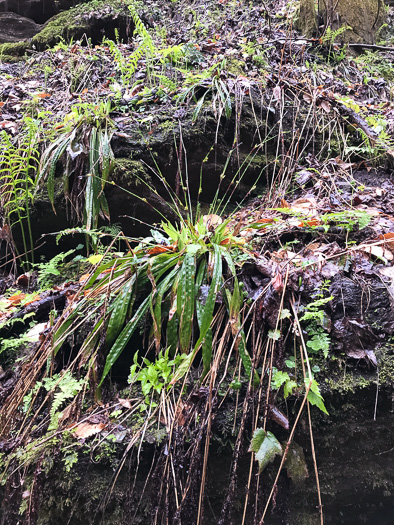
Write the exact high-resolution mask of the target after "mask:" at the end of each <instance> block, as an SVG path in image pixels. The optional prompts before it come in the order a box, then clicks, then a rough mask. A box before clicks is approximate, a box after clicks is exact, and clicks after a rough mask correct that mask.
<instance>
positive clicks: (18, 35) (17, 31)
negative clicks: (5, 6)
mask: <svg viewBox="0 0 394 525" xmlns="http://www.w3.org/2000/svg"><path fill="white" fill-rule="evenodd" d="M41 29H42V26H41V25H40V24H36V22H34V20H31V19H30V18H26V17H24V16H21V15H18V14H16V13H11V12H6V13H0V44H4V43H5V42H20V41H21V40H29V39H30V38H33V36H34V35H36V34H37V33H39V32H40V31H41Z"/></svg>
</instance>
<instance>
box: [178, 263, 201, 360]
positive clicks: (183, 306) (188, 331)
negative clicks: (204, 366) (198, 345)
mask: <svg viewBox="0 0 394 525" xmlns="http://www.w3.org/2000/svg"><path fill="white" fill-rule="evenodd" d="M195 271H196V262H195V255H194V253H186V255H185V258H184V259H183V263H182V268H181V271H180V277H179V284H178V292H177V311H178V312H177V313H178V317H179V345H180V348H181V351H182V352H188V351H189V349H190V341H191V337H192V328H193V317H194V307H195V301H194V291H195V284H194V276H195Z"/></svg>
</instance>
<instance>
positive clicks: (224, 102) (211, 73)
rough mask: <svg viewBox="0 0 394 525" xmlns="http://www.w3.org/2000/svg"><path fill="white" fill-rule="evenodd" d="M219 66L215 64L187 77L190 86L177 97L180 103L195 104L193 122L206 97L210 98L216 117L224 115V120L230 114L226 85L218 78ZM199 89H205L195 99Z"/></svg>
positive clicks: (230, 106) (230, 105) (229, 98)
mask: <svg viewBox="0 0 394 525" xmlns="http://www.w3.org/2000/svg"><path fill="white" fill-rule="evenodd" d="M220 66H221V64H215V65H214V66H212V67H210V68H209V69H208V70H207V71H205V72H203V73H198V74H196V75H189V79H188V82H189V83H190V86H188V87H187V88H186V89H184V90H183V91H182V92H181V94H180V95H178V99H179V101H180V102H185V101H187V100H190V99H193V100H194V101H195V102H196V107H195V109H194V111H193V120H197V118H198V116H199V114H200V112H201V109H202V107H203V105H204V102H205V100H206V98H207V96H211V98H212V106H213V110H214V113H215V114H216V115H217V116H221V115H222V114H224V115H225V116H226V118H230V116H231V113H232V103H231V96H230V93H229V91H228V88H227V86H226V84H225V83H224V82H223V80H222V79H221V78H220ZM201 89H205V93H204V94H203V96H202V97H200V98H199V99H197V98H196V92H197V91H198V90H201Z"/></svg>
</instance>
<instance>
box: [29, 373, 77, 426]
mask: <svg viewBox="0 0 394 525" xmlns="http://www.w3.org/2000/svg"><path fill="white" fill-rule="evenodd" d="M85 383H86V381H85V380H84V379H75V377H73V376H72V374H71V372H69V371H66V372H65V373H64V374H63V375H62V376H60V375H59V374H55V375H54V376H53V377H45V378H44V379H43V380H42V381H38V382H37V383H36V384H35V386H34V388H33V389H32V390H30V392H29V393H28V394H27V395H26V396H25V397H24V398H23V412H25V413H26V412H28V410H29V409H30V406H31V403H32V399H33V396H34V395H35V394H36V393H37V392H38V391H39V389H40V388H44V389H45V390H46V391H47V392H51V391H54V396H53V401H52V406H51V409H50V412H49V415H50V423H49V427H48V430H56V429H57V427H58V426H59V418H60V415H61V412H60V408H61V407H62V405H63V403H64V402H65V401H67V400H68V399H72V398H74V397H75V396H76V395H77V394H78V393H79V392H80V391H81V390H82V388H83V387H84V386H85Z"/></svg>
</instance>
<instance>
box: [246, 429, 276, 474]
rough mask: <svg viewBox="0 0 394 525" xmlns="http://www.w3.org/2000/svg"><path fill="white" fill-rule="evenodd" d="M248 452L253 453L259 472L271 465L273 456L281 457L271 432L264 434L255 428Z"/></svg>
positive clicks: (263, 431) (262, 430)
mask: <svg viewBox="0 0 394 525" xmlns="http://www.w3.org/2000/svg"><path fill="white" fill-rule="evenodd" d="M249 452H254V453H255V455H256V456H255V457H256V460H257V461H258V463H259V472H260V473H261V472H262V471H263V470H264V469H265V467H266V466H267V465H268V464H269V463H271V462H272V461H273V460H274V459H275V456H276V455H278V456H282V454H283V450H282V447H281V444H280V443H279V441H278V440H277V439H276V437H275V436H274V435H273V434H272V433H271V432H266V431H265V430H264V429H262V428H257V429H256V430H255V431H254V433H253V438H252V442H251V444H250V449H249Z"/></svg>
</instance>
